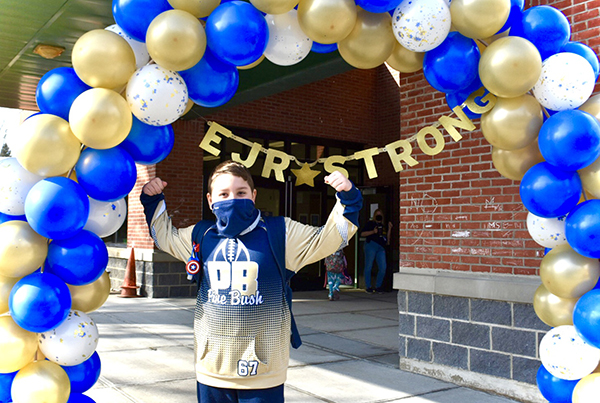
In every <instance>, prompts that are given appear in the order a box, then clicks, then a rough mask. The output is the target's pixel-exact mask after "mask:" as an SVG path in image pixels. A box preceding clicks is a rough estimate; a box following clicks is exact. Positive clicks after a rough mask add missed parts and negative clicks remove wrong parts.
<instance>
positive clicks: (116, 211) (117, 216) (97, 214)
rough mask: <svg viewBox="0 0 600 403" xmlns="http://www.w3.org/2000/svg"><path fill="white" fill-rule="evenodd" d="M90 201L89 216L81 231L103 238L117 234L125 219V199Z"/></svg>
mask: <svg viewBox="0 0 600 403" xmlns="http://www.w3.org/2000/svg"><path fill="white" fill-rule="evenodd" d="M89 199H90V215H89V216H88V220H87V223H86V224H85V226H84V227H83V229H85V230H88V231H90V232H93V233H94V234H96V235H98V236H99V237H100V238H105V237H107V236H110V235H112V234H114V233H115V232H117V230H118V229H119V228H121V226H122V225H123V223H124V222H125V218H126V217H127V203H125V198H122V199H119V200H117V201H114V202H106V201H100V200H95V199H92V198H91V197H90V198H89Z"/></svg>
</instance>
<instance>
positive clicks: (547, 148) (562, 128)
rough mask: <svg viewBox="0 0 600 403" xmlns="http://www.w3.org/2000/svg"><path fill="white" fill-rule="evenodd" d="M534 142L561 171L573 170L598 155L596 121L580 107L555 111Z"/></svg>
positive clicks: (599, 130)
mask: <svg viewBox="0 0 600 403" xmlns="http://www.w3.org/2000/svg"><path fill="white" fill-rule="evenodd" d="M538 142H539V145H540V152H541V153H542V156H543V157H544V159H545V160H546V161H547V162H549V163H550V164H552V165H554V166H555V167H557V168H560V169H564V170H565V171H577V170H578V169H582V168H585V167H587V166H588V165H590V164H591V163H592V162H594V161H596V159H597V158H598V157H599V156H600V123H598V120H597V119H596V118H595V117H593V116H592V115H590V114H589V113H587V112H583V111H580V110H566V111H562V112H558V113H557V114H555V115H553V116H551V117H550V118H548V119H547V120H546V122H544V124H543V125H542V128H541V129H540V132H539V136H538Z"/></svg>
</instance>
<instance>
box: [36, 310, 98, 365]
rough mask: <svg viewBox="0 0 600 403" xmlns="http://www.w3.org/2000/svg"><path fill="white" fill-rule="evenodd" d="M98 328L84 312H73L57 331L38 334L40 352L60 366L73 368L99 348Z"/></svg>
mask: <svg viewBox="0 0 600 403" xmlns="http://www.w3.org/2000/svg"><path fill="white" fill-rule="evenodd" d="M98 338H99V335H98V328H97V327H96V324H95V323H94V321H93V320H92V319H91V318H90V317H89V316H88V315H87V314H86V313H84V312H82V311H74V310H71V311H70V312H69V316H67V319H65V321H64V322H62V323H61V324H60V325H59V326H58V327H57V328H56V329H52V330H49V331H47V332H44V333H40V334H38V342H39V346H40V350H41V351H42V353H44V355H45V356H46V358H47V359H48V360H50V361H52V362H55V363H57V364H59V365H65V366H73V365H78V364H81V363H82V362H84V361H85V360H87V359H88V358H90V357H91V356H92V354H94V352H95V351H96V347H97V346H98Z"/></svg>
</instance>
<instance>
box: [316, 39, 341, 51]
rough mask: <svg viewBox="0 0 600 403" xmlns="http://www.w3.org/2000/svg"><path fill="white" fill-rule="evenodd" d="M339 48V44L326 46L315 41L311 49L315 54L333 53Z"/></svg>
mask: <svg viewBox="0 0 600 403" xmlns="http://www.w3.org/2000/svg"><path fill="white" fill-rule="evenodd" d="M337 48H338V45H337V43H332V44H329V45H325V44H323V43H319V42H315V41H313V44H312V47H311V48H310V50H311V51H313V52H315V53H331V52H335V51H336V50H337Z"/></svg>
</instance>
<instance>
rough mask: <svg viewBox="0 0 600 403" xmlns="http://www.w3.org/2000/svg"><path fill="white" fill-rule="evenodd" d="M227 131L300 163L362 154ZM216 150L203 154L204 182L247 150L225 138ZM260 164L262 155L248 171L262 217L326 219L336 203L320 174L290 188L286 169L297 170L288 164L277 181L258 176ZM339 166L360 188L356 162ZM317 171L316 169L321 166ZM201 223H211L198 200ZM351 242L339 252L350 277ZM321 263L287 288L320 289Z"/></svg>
mask: <svg viewBox="0 0 600 403" xmlns="http://www.w3.org/2000/svg"><path fill="white" fill-rule="evenodd" d="M230 129H231V131H232V132H233V133H235V134H236V135H238V136H240V137H243V138H245V139H247V140H249V141H252V142H256V143H260V144H262V145H263V147H265V148H271V149H277V150H280V151H283V152H285V153H287V154H290V155H293V156H294V157H296V158H297V159H298V160H300V161H306V162H313V161H315V160H317V159H318V158H321V157H327V156H330V155H349V154H353V153H354V152H356V151H359V150H362V149H363V146H362V144H355V143H349V142H344V145H343V147H340V146H339V144H340V142H339V141H333V140H328V139H322V138H316V137H308V136H299V135H289V134H283V133H274V132H266V131H257V130H248V129H243V128H230ZM219 148H220V150H221V153H220V155H219V156H218V157H215V156H212V155H209V154H205V156H204V173H205V175H204V184H205V187H204V188H205V189H206V186H207V183H208V176H209V175H210V173H211V172H212V170H213V169H214V168H215V167H216V166H217V165H218V164H219V163H220V162H222V161H226V160H228V159H231V153H240V155H242V156H245V155H247V154H248V152H249V150H250V148H249V147H247V146H245V145H243V144H241V143H239V142H237V141H234V140H231V139H228V138H223V139H222V141H221V143H220V145H219ZM264 161H265V155H264V154H263V153H259V156H258V158H257V160H256V162H255V163H254V165H253V166H252V167H251V168H250V172H251V173H252V177H253V180H254V186H255V187H256V190H257V197H256V207H257V208H258V209H259V210H261V213H262V214H263V215H265V216H285V217H290V218H291V219H292V220H295V221H299V222H301V223H304V224H308V225H312V226H316V227H318V226H321V225H323V224H325V221H327V217H328V216H329V212H330V211H331V209H332V208H333V206H334V205H335V202H336V198H335V190H334V189H332V188H331V187H330V186H328V185H326V184H325V183H324V181H323V179H324V177H325V176H326V174H327V173H326V172H324V171H323V172H321V174H320V175H318V176H317V177H316V178H315V179H314V186H313V187H311V186H308V185H306V184H303V185H300V186H296V184H295V181H296V176H295V175H294V174H293V173H292V171H291V169H296V168H299V167H298V166H296V164H295V163H294V162H292V163H291V165H290V167H289V168H288V169H286V170H285V171H284V178H285V182H279V181H277V180H276V179H275V178H274V177H272V176H271V177H270V178H263V177H262V176H261V173H262V168H263V165H264ZM344 168H345V169H346V170H347V171H348V173H349V176H350V179H351V180H352V181H353V182H354V183H355V184H356V185H357V186H359V185H360V184H362V169H360V166H359V163H358V162H357V161H348V162H347V163H346V164H345V165H344ZM318 169H321V170H322V166H319V168H318ZM203 218H204V219H214V217H213V216H212V213H211V212H210V210H209V209H208V204H207V202H206V201H205V202H204V208H203ZM356 246H357V242H356V241H355V240H354V239H353V240H352V241H351V242H350V245H349V246H347V247H346V248H345V249H344V252H345V254H346V259H347V261H348V268H349V272H350V274H354V272H355V267H356V255H357V250H356ZM325 277H326V273H325V265H324V263H323V261H319V262H316V263H313V264H311V265H308V266H306V267H304V268H302V270H300V271H299V272H298V273H297V274H296V275H295V276H294V277H293V278H292V283H291V285H292V289H293V290H319V289H322V288H323V284H324V281H325Z"/></svg>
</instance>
